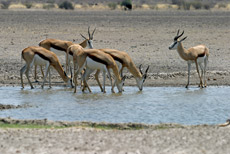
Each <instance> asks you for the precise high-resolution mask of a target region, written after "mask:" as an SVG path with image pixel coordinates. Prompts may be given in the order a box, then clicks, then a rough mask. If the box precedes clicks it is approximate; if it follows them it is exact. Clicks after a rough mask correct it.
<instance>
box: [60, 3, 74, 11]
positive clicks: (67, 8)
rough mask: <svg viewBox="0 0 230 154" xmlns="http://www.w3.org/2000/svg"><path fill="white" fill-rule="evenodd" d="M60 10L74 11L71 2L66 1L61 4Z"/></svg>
mask: <svg viewBox="0 0 230 154" xmlns="http://www.w3.org/2000/svg"><path fill="white" fill-rule="evenodd" d="M59 8H61V9H66V10H73V9H74V7H73V4H72V3H71V2H69V1H64V2H62V3H61V4H59Z"/></svg>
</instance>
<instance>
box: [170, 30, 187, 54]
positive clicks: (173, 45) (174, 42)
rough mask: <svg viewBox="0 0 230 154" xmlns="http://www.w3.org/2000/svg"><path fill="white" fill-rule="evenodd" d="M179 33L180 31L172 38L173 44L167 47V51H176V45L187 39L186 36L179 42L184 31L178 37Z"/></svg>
mask: <svg viewBox="0 0 230 154" xmlns="http://www.w3.org/2000/svg"><path fill="white" fill-rule="evenodd" d="M179 33H180V30H178V31H177V35H176V36H175V37H174V41H173V43H172V44H171V45H170V46H169V50H175V49H177V46H178V44H179V43H181V42H182V41H184V40H185V39H186V38H187V36H186V37H184V38H183V39H181V40H180V39H179V38H180V37H181V36H182V35H183V34H184V31H183V32H182V33H181V34H180V35H179Z"/></svg>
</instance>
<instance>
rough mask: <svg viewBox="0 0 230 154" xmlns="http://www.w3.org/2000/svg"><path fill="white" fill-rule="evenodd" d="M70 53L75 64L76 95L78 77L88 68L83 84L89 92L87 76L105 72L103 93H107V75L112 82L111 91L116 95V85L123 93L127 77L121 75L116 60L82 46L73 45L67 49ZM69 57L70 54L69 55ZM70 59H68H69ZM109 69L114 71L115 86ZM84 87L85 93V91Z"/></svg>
mask: <svg viewBox="0 0 230 154" xmlns="http://www.w3.org/2000/svg"><path fill="white" fill-rule="evenodd" d="M68 52H73V63H74V83H75V87H74V92H75V93H76V87H77V76H78V74H79V72H81V71H82V69H83V68H84V67H86V70H85V73H84V75H83V77H82V78H83V82H84V85H85V86H86V87H88V90H89V91H90V92H91V90H90V88H89V86H88V84H87V76H88V75H89V74H90V73H92V72H93V71H94V70H100V71H103V92H105V78H106V76H105V73H108V75H109V78H110V82H111V86H112V88H111V91H112V92H113V93H114V86H115V84H116V86H117V89H118V91H119V92H122V86H123V82H124V80H125V77H123V78H121V77H120V75H119V71H118V67H117V64H116V62H115V61H114V59H113V58H112V57H111V56H110V55H109V54H106V53H104V52H102V51H100V50H97V49H83V48H82V47H81V46H80V45H72V46H70V47H69V48H68V49H67V53H68ZM67 56H68V54H67ZM67 58H68V57H67ZM109 69H112V70H113V74H114V76H115V84H114V85H113V84H112V80H111V75H110V71H109ZM84 88H85V87H83V91H84Z"/></svg>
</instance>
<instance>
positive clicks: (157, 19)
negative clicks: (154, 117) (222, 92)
mask: <svg viewBox="0 0 230 154" xmlns="http://www.w3.org/2000/svg"><path fill="white" fill-rule="evenodd" d="M0 19H1V21H2V22H1V23H0V24H1V26H0V66H1V67H0V85H1V86H6V85H11V86H16V85H19V84H20V75H19V70H20V68H21V67H22V66H23V63H24V62H22V61H21V51H22V50H23V49H24V48H26V47H28V46H31V45H38V43H39V42H40V41H41V40H43V39H45V38H57V39H63V40H69V41H73V39H74V40H75V42H76V43H78V42H81V41H83V39H82V38H81V37H80V35H79V34H80V33H83V34H85V35H87V27H88V26H91V27H92V28H94V27H97V30H96V32H95V35H94V48H115V49H119V50H123V51H126V52H128V53H129V55H130V56H131V57H132V59H133V61H134V62H135V64H136V65H137V66H138V65H140V64H142V65H143V66H144V68H146V67H147V66H148V65H149V66H150V70H149V76H148V79H147V80H146V83H145V86H185V84H186V82H187V64H186V62H184V61H183V60H181V58H180V57H179V55H178V53H177V52H176V51H169V50H168V47H169V45H170V44H171V43H172V41H173V38H174V36H175V35H176V31H177V30H178V29H181V30H185V36H188V38H187V39H186V41H184V45H185V47H190V46H194V45H198V44H205V45H206V46H207V47H208V48H209V49H210V58H209V64H208V72H207V78H208V85H230V78H229V74H230V71H229V66H230V61H229V54H230V52H229V49H230V48H229V29H230V12H224V11H223V12H212V11H194V12H193V11H132V12H123V11H8V10H0ZM59 58H60V60H61V62H62V63H63V62H64V56H61V57H59ZM192 69H193V71H192V76H191V84H192V85H197V84H198V81H199V80H198V76H197V74H196V73H195V67H194V66H193V67H192ZM52 72H53V73H52V74H53V76H52V81H53V85H56V84H63V83H62V82H61V81H62V80H61V79H60V77H59V76H58V75H57V73H56V72H55V71H52ZM125 74H127V75H128V77H129V78H128V79H127V80H126V82H125V85H135V80H134V78H132V76H131V75H130V74H129V73H128V72H127V71H125ZM24 77H25V76H24ZM32 77H33V76H32V74H31V78H32ZM39 80H40V81H41V75H40V79H39ZM25 81H26V80H25ZM90 85H95V81H94V80H90ZM27 86H28V84H27ZM0 112H1V111H0ZM35 121H36V120H35ZM125 127H126V126H125ZM228 133H229V128H227V127H226V128H219V127H217V126H204V125H202V126H196V127H192V126H183V127H173V128H167V129H154V128H151V127H150V128H147V129H141V130H117V129H115V130H114V129H109V130H107V129H106V130H102V129H95V128H85V127H83V128H82V127H78V126H74V127H71V128H64V129H12V128H11V129H2V128H1V129H0V140H1V142H0V151H1V153H34V154H36V153H39V154H40V153H148V154H149V153H177V154H178V153H228V151H229V150H230V147H229V144H230V143H229V141H230V137H229V135H226V134H228Z"/></svg>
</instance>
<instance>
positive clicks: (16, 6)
mask: <svg viewBox="0 0 230 154" xmlns="http://www.w3.org/2000/svg"><path fill="white" fill-rule="evenodd" d="M26 8H27V7H26V6H25V5H23V4H21V3H17V4H10V5H9V7H8V9H26Z"/></svg>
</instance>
